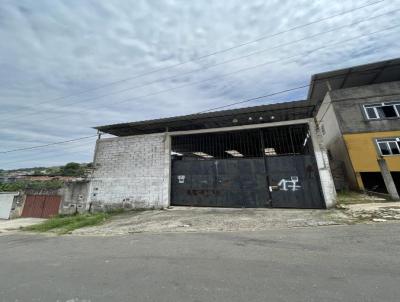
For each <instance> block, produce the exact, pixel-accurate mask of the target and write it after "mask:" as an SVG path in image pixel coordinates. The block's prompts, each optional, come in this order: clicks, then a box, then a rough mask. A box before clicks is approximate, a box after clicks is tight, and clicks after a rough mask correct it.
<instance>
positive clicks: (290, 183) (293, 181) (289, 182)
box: [278, 176, 301, 192]
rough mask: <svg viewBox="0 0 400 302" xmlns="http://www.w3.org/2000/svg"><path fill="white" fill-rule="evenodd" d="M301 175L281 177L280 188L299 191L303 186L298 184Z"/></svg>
mask: <svg viewBox="0 0 400 302" xmlns="http://www.w3.org/2000/svg"><path fill="white" fill-rule="evenodd" d="M298 182H299V177H297V176H291V177H290V179H284V178H283V179H281V180H280V182H279V183H278V186H279V189H280V190H281V191H293V192H294V191H298V190H300V188H301V186H300V185H299V184H298Z"/></svg>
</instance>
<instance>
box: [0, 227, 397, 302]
mask: <svg viewBox="0 0 400 302" xmlns="http://www.w3.org/2000/svg"><path fill="white" fill-rule="evenodd" d="M0 301H7V302H10V301H18V302H24V301H46V302H47V301H51V302H55V301H63V302H64V301H68V302H72V301H74V302H76V301H80V302H82V301H86V302H87V301H91V302H97V301H107V302H118V301H135V302H140V301H163V302H164V301H171V302H180V301H182V302H190V301H193V302H194V301H196V302H199V301H229V302H233V301H240V302H247V301H284V302H290V301H316V302H321V301H323V302H325V301H346V302H348V301H352V302H355V301H363V302H366V301H379V302H384V301H396V302H397V301H400V224H398V223H397V224H394V223H393V224H386V223H385V224H375V225H354V226H330V227H313V228H296V229H284V230H273V231H267V232H252V233H209V234H191V233H189V234H184V233H181V234H162V235H154V234H135V235H131V236H125V237H77V236H65V237H47V236H33V235H6V236H0Z"/></svg>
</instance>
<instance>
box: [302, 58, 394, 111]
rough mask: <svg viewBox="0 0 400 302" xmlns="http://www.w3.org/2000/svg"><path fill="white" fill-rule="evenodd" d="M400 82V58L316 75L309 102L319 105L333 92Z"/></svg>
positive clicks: (309, 93) (312, 80)
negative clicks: (328, 93)
mask: <svg viewBox="0 0 400 302" xmlns="http://www.w3.org/2000/svg"><path fill="white" fill-rule="evenodd" d="M394 81H400V58H396V59H392V60H386V61H381V62H375V63H371V64H365V65H359V66H354V67H350V68H344V69H338V70H333V71H328V72H323V73H318V74H315V75H313V76H312V77H311V83H310V89H309V91H308V98H307V99H308V100H309V101H310V102H311V103H312V104H319V103H320V102H321V101H322V100H323V99H324V97H325V95H326V93H327V92H328V90H329V88H328V82H329V86H330V87H331V89H332V90H336V89H342V88H350V87H359V86H365V85H371V84H378V83H385V82H394Z"/></svg>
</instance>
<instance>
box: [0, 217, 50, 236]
mask: <svg viewBox="0 0 400 302" xmlns="http://www.w3.org/2000/svg"><path fill="white" fill-rule="evenodd" d="M44 220H46V219H43V218H17V219H10V220H3V219H0V236H1V235H2V234H6V233H11V232H15V231H18V230H19V229H20V228H21V227H26V226H28V225H32V224H36V223H40V222H42V221H44Z"/></svg>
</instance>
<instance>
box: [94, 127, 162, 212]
mask: <svg viewBox="0 0 400 302" xmlns="http://www.w3.org/2000/svg"><path fill="white" fill-rule="evenodd" d="M169 140H170V138H169V137H168V136H167V135H165V134H149V135H137V136H128V137H116V138H106V139H100V140H98V141H97V144H96V151H95V158H94V171H93V174H92V177H91V183H90V191H89V192H90V194H89V199H88V207H92V209H93V210H96V209H98V208H103V209H104V208H106V209H110V208H119V207H124V208H163V207H167V206H168V205H169V169H170V163H169V158H170V156H169V154H170V151H169Z"/></svg>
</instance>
